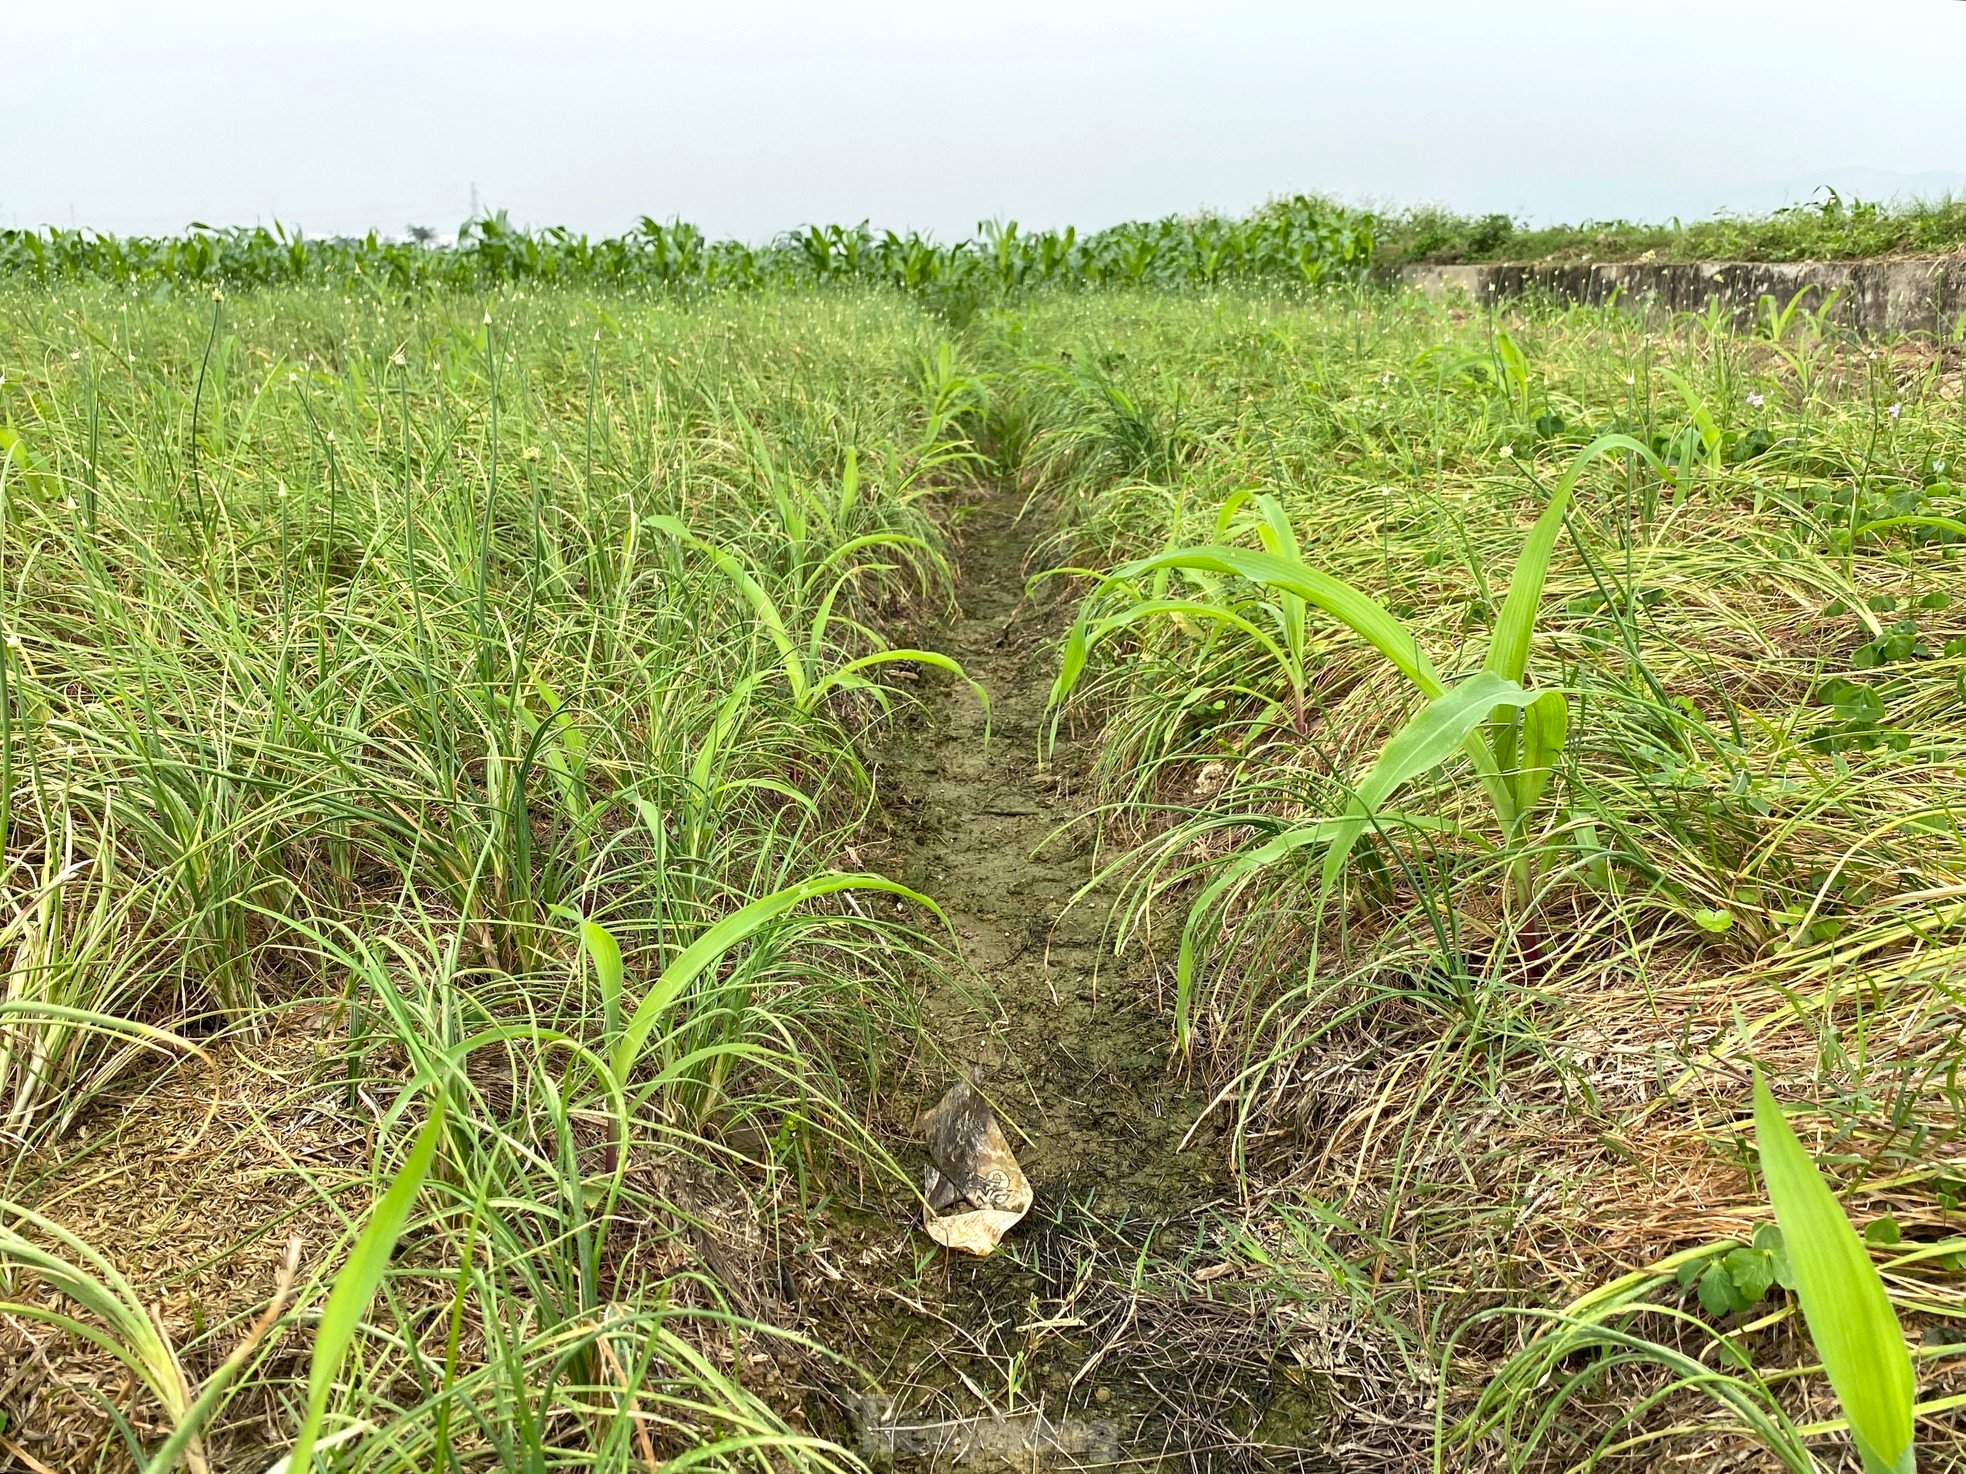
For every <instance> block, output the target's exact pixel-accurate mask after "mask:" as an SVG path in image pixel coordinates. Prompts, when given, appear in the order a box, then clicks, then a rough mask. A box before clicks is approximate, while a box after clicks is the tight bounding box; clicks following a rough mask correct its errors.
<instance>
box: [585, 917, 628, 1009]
mask: <svg viewBox="0 0 1966 1474" xmlns="http://www.w3.org/2000/svg"><path fill="white" fill-rule="evenodd" d="M580 944H581V945H582V946H583V947H585V948H586V949H587V955H588V956H589V957H590V958H592V959H593V962H594V976H595V978H596V979H598V980H599V982H600V985H601V1009H602V1013H603V1016H604V1017H605V1019H606V1021H607V1031H608V1038H610V1039H612V1038H613V1037H614V1036H615V1035H616V1034H618V1033H620V1032H621V983H622V969H621V944H620V943H619V942H617V941H616V940H615V939H614V933H612V932H610V931H609V930H608V929H607V928H606V927H604V926H602V925H601V924H600V923H599V922H595V921H587V920H584V919H583V920H582V921H581V923H580Z"/></svg>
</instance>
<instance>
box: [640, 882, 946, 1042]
mask: <svg viewBox="0 0 1966 1474" xmlns="http://www.w3.org/2000/svg"><path fill="white" fill-rule="evenodd" d="M845 890H873V891H886V892H888V893H889V894H890V895H896V896H901V897H903V898H905V899H907V900H911V901H914V902H916V903H917V904H919V905H922V906H926V907H927V908H928V909H929V910H931V911H934V912H935V914H936V915H937V916H940V915H941V914H942V912H941V910H940V909H939V908H938V907H937V906H936V904H935V903H934V902H933V901H931V900H930V899H929V898H928V897H927V896H924V895H922V894H921V893H920V892H919V891H913V890H910V889H909V888H908V887H907V886H905V885H902V884H900V883H899V882H898V881H892V880H889V879H887V878H886V877H885V876H880V875H819V876H814V877H813V878H812V879H810V880H802V881H800V882H799V883H798V884H797V885H792V886H787V887H786V888H785V889H783V890H780V891H774V892H772V894H770V895H768V896H761V897H759V899H757V900H755V901H752V902H751V903H750V904H748V905H745V906H740V907H739V908H738V909H737V910H735V911H733V912H731V914H730V915H728V916H726V917H724V919H723V920H721V921H719V922H717V923H716V925H714V926H712V927H710V928H709V929H708V930H707V931H705V932H704V933H703V935H702V936H700V937H698V938H697V939H696V940H695V941H694V942H691V943H690V944H689V946H687V947H685V948H684V949H683V950H682V951H681V952H680V953H679V954H677V956H676V959H675V960H674V961H673V962H671V963H670V964H669V965H668V966H667V967H665V968H663V969H662V976H661V977H659V978H657V979H656V980H655V986H654V987H653V988H651V989H649V992H648V995H647V996H646V997H645V998H643V999H642V1001H641V1003H640V1004H638V1005H637V1006H636V1008H635V1012H634V1014H633V1015H632V1016H631V1017H630V1018H629V1020H628V1024H627V1027H626V1028H624V1029H623V1030H622V1031H621V1037H620V1038H619V1039H617V1040H616V1041H615V1045H614V1049H613V1051H612V1053H611V1054H610V1056H609V1060H608V1062H609V1064H610V1065H611V1066H612V1067H613V1070H614V1074H615V1078H616V1079H617V1080H626V1079H627V1078H628V1072H629V1070H631V1069H633V1068H634V1065H635V1061H636V1060H637V1059H639V1058H640V1057H641V1053H642V1050H643V1048H644V1047H645V1046H646V1045H647V1044H648V1039H649V1035H650V1034H652V1033H653V1032H654V1031H655V1026H656V1025H657V1024H658V1023H660V1022H661V1020H662V1016H663V1014H664V1013H666V1012H667V1011H668V1009H669V1005H670V1004H672V1003H674V1002H675V1001H676V999H677V997H678V996H680V995H681V993H682V991H683V989H685V988H687V987H688V986H689V985H690V984H691V983H693V982H694V981H696V978H697V977H698V975H699V974H701V973H702V972H703V971H704V970H705V969H707V968H710V967H714V966H715V965H716V963H717V962H718V960H719V959H721V958H722V957H723V955H724V953H726V952H728V951H729V950H730V949H731V948H732V947H735V946H736V945H737V944H738V943H740V942H742V941H744V940H746V939H747V938H748V937H750V936H752V935H753V934H754V933H756V932H757V931H758V930H760V929H761V928H763V927H765V926H767V925H769V924H770V923H771V922H773V921H775V920H777V919H778V918H779V917H780V916H783V915H784V914H785V913H786V912H787V911H790V910H791V909H792V908H793V907H794V906H797V905H799V904H800V903H801V902H804V901H809V900H812V899H814V898H815V897H817V896H828V895H832V894H834V893H835V892H837V891H845Z"/></svg>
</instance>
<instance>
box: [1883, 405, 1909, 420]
mask: <svg viewBox="0 0 1966 1474" xmlns="http://www.w3.org/2000/svg"><path fill="white" fill-rule="evenodd" d="M1903 409H1904V406H1903V405H1902V404H1894V405H1892V406H1891V407H1890V408H1889V409H1887V410H1885V411H1884V413H1885V414H1887V415H1889V416H1890V417H1891V418H1892V419H1894V420H1895V419H1896V418H1897V417H1898V415H1899V414H1900V412H1902V411H1903Z"/></svg>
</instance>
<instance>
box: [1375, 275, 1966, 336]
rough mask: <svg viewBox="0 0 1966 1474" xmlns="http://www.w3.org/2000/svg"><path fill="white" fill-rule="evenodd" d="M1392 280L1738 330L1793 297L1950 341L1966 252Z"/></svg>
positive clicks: (1963, 310)
mask: <svg viewBox="0 0 1966 1474" xmlns="http://www.w3.org/2000/svg"><path fill="white" fill-rule="evenodd" d="M1398 279H1399V280H1400V281H1401V282H1402V283H1404V284H1405V285H1406V286H1409V287H1411V288H1413V289H1414V290H1415V291H1418V292H1422V293H1424V294H1425V295H1427V296H1429V297H1434V298H1437V299H1440V300H1449V299H1454V298H1464V299H1466V300H1467V301H1468V302H1469V303H1471V304H1474V305H1478V306H1485V305H1487V304H1489V303H1492V302H1499V301H1503V300H1505V299H1507V298H1510V297H1521V296H1525V295H1531V294H1534V295H1541V296H1547V297H1554V298H1556V299H1557V300H1559V301H1564V302H1587V303H1590V304H1592V305H1603V304H1606V303H1612V302H1620V303H1624V304H1626V305H1628V306H1631V307H1634V308H1645V307H1654V308H1657V309H1660V310H1663V311H1666V312H1704V311H1707V310H1708V308H1709V305H1710V304H1713V303H1716V302H1717V303H1718V304H1719V305H1720V308H1721V310H1722V311H1723V312H1725V313H1727V314H1728V315H1729V316H1730V317H1731V318H1732V319H1733V321H1734V322H1735V324H1736V325H1737V326H1747V325H1748V324H1750V323H1752V322H1753V321H1754V319H1755V318H1756V316H1757V315H1758V314H1759V312H1760V311H1761V302H1762V300H1763V299H1764V298H1766V299H1768V300H1769V301H1772V302H1773V303H1774V304H1775V306H1776V307H1777V308H1784V307H1787V306H1788V305H1789V303H1790V302H1794V301H1799V302H1800V303H1801V305H1802V306H1803V307H1804V308H1805V309H1807V310H1810V311H1817V310H1821V309H1822V308H1823V307H1824V306H1825V305H1827V306H1828V308H1829V315H1830V317H1831V319H1832V320H1834V321H1836V322H1839V323H1842V324H1844V325H1845V326H1848V327H1851V328H1854V329H1856V330H1857V331H1859V332H1863V333H1871V334H1906V333H1925V334H1931V335H1933V336H1937V337H1950V336H1952V335H1953V334H1955V333H1956V332H1958V331H1959V329H1960V327H1961V318H1962V316H1966V256H1947V257H1921V258H1916V259H1910V260H1902V261H1793V262H1780V261H1690V262H1689V261H1616V262H1612V261H1605V262H1597V263H1593V264H1590V265H1576V266H1535V265H1519V264H1515V263H1510V262H1500V263H1496V264H1494V265H1487V266H1408V267H1404V268H1402V269H1401V270H1400V271H1399V273H1398Z"/></svg>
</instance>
